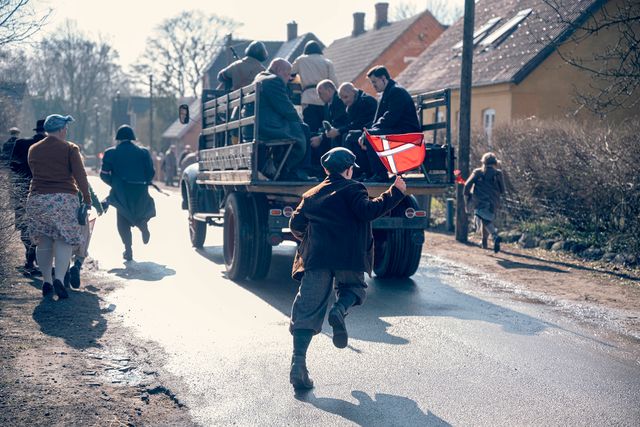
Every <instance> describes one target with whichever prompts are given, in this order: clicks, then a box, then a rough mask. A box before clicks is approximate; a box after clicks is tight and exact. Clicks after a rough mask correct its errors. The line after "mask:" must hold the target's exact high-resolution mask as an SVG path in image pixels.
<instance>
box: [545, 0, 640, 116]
mask: <svg viewBox="0 0 640 427" xmlns="http://www.w3.org/2000/svg"><path fill="white" fill-rule="evenodd" d="M544 1H545V3H546V4H547V5H549V7H551V8H553V10H554V11H555V14H556V18H557V20H558V21H559V22H560V23H563V24H566V25H569V26H571V27H573V28H572V29H573V30H574V31H573V34H572V36H571V39H570V41H573V42H575V43H583V42H586V43H589V42H590V39H594V38H596V37H603V39H604V40H607V38H609V40H610V42H608V43H606V44H602V43H597V44H596V43H590V45H591V46H601V47H599V48H598V47H594V50H593V51H592V52H591V53H590V54H589V55H588V56H586V57H585V56H579V55H577V54H575V53H574V52H575V50H574V49H572V48H567V49H563V48H560V49H558V54H559V55H560V56H561V57H562V59H563V60H564V61H566V62H567V63H568V64H570V65H572V66H574V67H577V68H579V69H580V70H583V71H584V72H586V73H587V74H589V76H590V77H591V80H592V83H591V84H590V85H589V88H588V89H586V90H582V91H580V92H579V93H577V98H578V101H579V102H580V103H581V104H582V105H584V107H586V108H587V109H589V110H591V111H593V112H595V113H597V114H600V115H603V116H604V115H606V114H607V113H610V112H612V111H614V110H618V109H632V108H637V107H638V104H639V103H640V96H639V94H640V2H638V1H637V0H622V1H618V2H606V3H605V4H604V5H603V6H602V7H599V8H596V9H594V10H592V11H591V13H590V16H589V17H588V19H586V20H585V21H584V22H577V21H576V19H575V12H574V11H573V9H572V8H570V7H568V6H569V4H567V1H566V0H544ZM572 3H573V2H572Z"/></svg>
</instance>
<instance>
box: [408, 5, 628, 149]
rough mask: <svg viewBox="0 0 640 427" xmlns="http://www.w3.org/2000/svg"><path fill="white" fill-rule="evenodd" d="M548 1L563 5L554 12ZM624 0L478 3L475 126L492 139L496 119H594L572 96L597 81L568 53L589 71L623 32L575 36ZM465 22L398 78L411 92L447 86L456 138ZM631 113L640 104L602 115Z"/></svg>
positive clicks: (609, 30)
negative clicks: (572, 60)
mask: <svg viewBox="0 0 640 427" xmlns="http://www.w3.org/2000/svg"><path fill="white" fill-rule="evenodd" d="M548 3H552V4H555V5H558V6H559V7H560V9H559V10H554V9H553V8H552V7H551V6H549V4H548ZM623 3H625V4H631V3H633V0H612V1H594V0H555V1H553V2H545V1H544V0H479V1H478V2H477V3H476V17H475V22H476V23H475V29H474V30H475V31H474V59H473V88H472V104H471V114H472V117H471V125H472V127H474V128H476V129H479V128H480V127H482V128H483V129H484V131H485V133H486V134H487V136H488V137H489V139H490V137H491V131H492V129H493V127H494V126H495V125H496V124H506V123H509V122H510V121H511V120H514V119H520V118H528V117H532V116H535V117H538V118H543V119H558V118H566V117H576V118H578V119H583V120H584V119H586V120H589V119H593V118H594V117H595V116H594V114H593V113H591V112H590V110H589V109H588V108H585V105H583V104H581V103H580V102H579V101H578V99H577V95H578V94H584V93H587V92H588V91H591V90H593V89H592V86H593V85H594V84H597V82H594V80H593V79H592V75H591V74H590V73H588V72H585V71H584V70H581V69H580V68H578V67H576V66H574V65H571V64H569V63H567V61H566V60H565V58H569V57H570V58H572V59H577V60H583V61H585V62H584V64H588V65H589V66H590V67H592V68H593V67H594V64H593V62H594V61H593V59H594V57H595V56H597V52H602V51H603V50H606V49H607V48H608V47H609V46H612V45H615V43H616V42H617V41H618V39H619V38H620V33H619V30H618V29H617V28H616V27H610V28H606V29H604V30H602V31H599V32H598V33H597V34H592V35H590V36H589V37H577V36H579V35H581V34H580V33H579V32H580V31H582V30H581V29H580V28H582V27H585V26H588V25H590V23H593V22H602V17H603V8H608V9H609V8H610V9H611V10H615V9H616V8H617V7H619V6H621V5H622V4H623ZM558 12H559V13H558ZM560 17H561V18H562V19H560ZM594 19H595V20H596V21H594ZM462 27H463V19H460V20H459V21H458V22H456V23H455V24H454V25H453V26H451V27H450V28H449V29H447V31H445V32H444V33H443V34H442V35H441V36H440V38H438V40H436V41H435V42H434V43H433V44H432V45H431V46H430V47H428V48H427V49H426V50H425V51H424V52H423V53H422V54H421V55H420V56H419V57H418V58H417V59H416V60H415V61H414V62H413V63H412V64H411V65H410V66H409V67H407V68H406V69H405V70H404V71H403V72H402V73H401V74H400V75H399V76H397V78H396V80H397V81H398V82H399V83H400V84H402V85H403V86H404V87H405V88H407V89H408V90H409V91H410V92H411V93H420V92H426V91H431V90H437V89H442V88H451V89H452V96H451V111H452V120H451V121H452V134H453V135H457V127H458V126H457V125H458V120H456V117H457V116H458V111H459V105H460V96H459V87H460V65H461V52H462V41H461V40H462ZM639 31H640V29H639ZM609 65H610V64H609ZM597 66H598V65H597V64H596V65H595V67H596V68H597ZM628 117H636V118H637V117H640V109H638V108H634V109H619V110H617V111H615V112H613V113H611V114H609V115H608V116H607V120H609V121H613V122H616V121H620V120H622V119H625V118H628ZM426 119H427V120H434V119H435V118H426Z"/></svg>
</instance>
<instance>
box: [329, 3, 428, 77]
mask: <svg viewBox="0 0 640 427" xmlns="http://www.w3.org/2000/svg"><path fill="white" fill-rule="evenodd" d="M425 13H426V12H425ZM421 16H422V14H418V15H416V16H413V17H411V18H408V19H404V20H402V21H397V22H392V23H390V24H389V25H385V26H384V27H382V28H380V29H377V30H368V31H366V32H365V33H363V34H360V35H358V36H348V37H344V38H341V39H338V40H336V41H334V42H333V43H331V46H329V47H328V48H326V49H325V50H324V56H325V57H326V58H328V59H330V60H331V61H332V62H333V65H334V66H335V68H336V76H337V77H338V81H339V82H350V81H353V80H354V79H355V78H356V77H358V76H359V75H360V74H361V73H362V72H363V71H366V69H368V68H369V67H371V66H372V65H374V64H373V62H374V61H375V60H376V59H377V58H378V57H380V55H382V53H383V52H384V51H385V50H386V49H387V48H388V47H389V45H391V43H393V42H394V41H395V40H396V39H398V37H400V36H401V35H402V34H403V33H404V32H405V31H406V30H407V29H408V28H409V27H410V26H411V24H413V23H414V22H416V21H417V20H418V19H420V17H421Z"/></svg>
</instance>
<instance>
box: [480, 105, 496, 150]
mask: <svg viewBox="0 0 640 427" xmlns="http://www.w3.org/2000/svg"><path fill="white" fill-rule="evenodd" d="M495 124H496V110H495V109H494V108H486V109H484V110H482V128H483V129H484V134H485V136H486V137H487V142H488V143H489V146H491V136H492V134H493V127H494V126H495Z"/></svg>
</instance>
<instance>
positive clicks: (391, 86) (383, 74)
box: [360, 65, 424, 182]
mask: <svg viewBox="0 0 640 427" xmlns="http://www.w3.org/2000/svg"><path fill="white" fill-rule="evenodd" d="M367 77H368V78H369V81H370V82H371V85H372V86H373V87H374V89H375V90H376V92H378V93H382V97H381V98H380V101H379V102H378V109H377V110H376V115H375V118H374V119H373V125H371V128H370V129H367V130H366V132H365V134H363V136H362V137H361V138H360V146H361V148H362V149H363V150H366V152H367V159H368V160H369V167H370V170H371V176H370V177H368V178H367V179H365V182H387V181H389V175H388V174H387V171H388V169H387V167H386V166H385V164H384V163H383V162H382V161H381V160H380V157H379V153H378V151H380V150H376V149H374V147H372V145H371V142H370V141H369V140H368V139H367V138H366V133H368V134H369V135H384V136H385V138H383V140H385V141H386V140H390V141H391V140H393V139H394V138H393V137H394V136H399V135H397V134H408V133H420V132H421V129H420V122H419V121H418V114H417V113H416V107H415V104H414V103H413V99H411V95H410V94H409V92H407V90H406V89H405V88H403V87H402V86H400V85H398V84H397V83H396V82H395V81H394V80H393V79H392V78H391V76H390V75H389V71H388V70H387V68H386V67H384V66H382V65H376V66H375V67H373V68H371V69H370V70H369V72H368V73H367ZM414 136H415V138H410V139H416V140H417V139H418V135H414ZM401 139H406V138H401ZM400 142H408V141H400ZM421 142H422V138H419V142H418V143H419V144H420V145H421ZM409 143H411V142H409ZM407 154H408V153H407ZM388 158H389V157H388ZM390 159H391V160H393V157H391V158H390ZM423 159H424V157H423ZM385 163H387V165H389V163H388V162H385ZM389 170H390V171H392V172H393V173H397V171H394V170H393V169H389Z"/></svg>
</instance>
